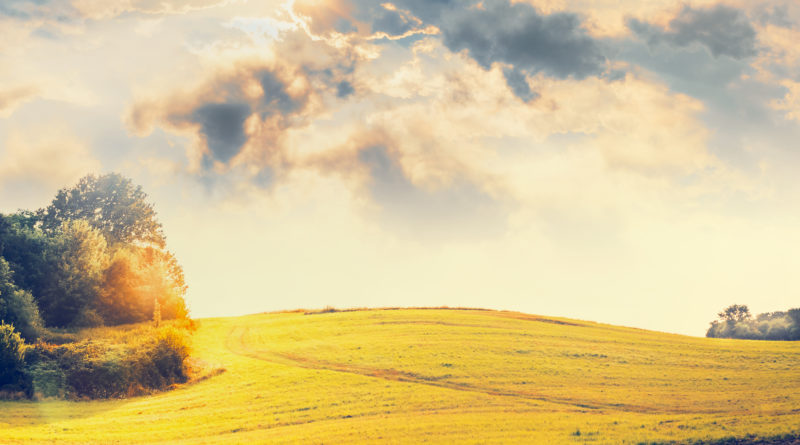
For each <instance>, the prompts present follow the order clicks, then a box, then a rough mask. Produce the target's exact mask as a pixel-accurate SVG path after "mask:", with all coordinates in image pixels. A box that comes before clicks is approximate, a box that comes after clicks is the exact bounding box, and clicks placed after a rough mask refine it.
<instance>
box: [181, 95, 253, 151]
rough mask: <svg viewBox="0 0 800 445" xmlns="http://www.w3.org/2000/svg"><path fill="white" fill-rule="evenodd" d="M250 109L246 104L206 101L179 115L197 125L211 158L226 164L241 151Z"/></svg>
mask: <svg viewBox="0 0 800 445" xmlns="http://www.w3.org/2000/svg"><path fill="white" fill-rule="evenodd" d="M251 112H252V109H251V108H250V105H249V104H247V103H236V102H233V103H226V102H223V103H206V104H202V105H199V106H198V107H197V108H195V109H194V111H192V113H191V115H189V116H185V117H181V118H182V119H183V118H186V119H187V120H189V121H191V122H194V123H197V124H199V125H200V130H199V131H200V134H201V135H202V138H203V139H204V141H205V143H206V146H207V147H208V149H209V151H210V152H211V153H210V154H211V157H212V158H213V159H214V160H217V161H220V162H222V163H228V162H229V161H230V160H231V158H233V157H234V156H236V155H237V154H238V153H239V150H241V148H242V146H243V145H244V143H245V142H247V135H246V134H245V128H244V121H245V120H246V119H247V118H248V117H249V116H250V114H251Z"/></svg>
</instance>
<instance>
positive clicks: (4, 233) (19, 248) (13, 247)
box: [0, 211, 54, 298]
mask: <svg viewBox="0 0 800 445" xmlns="http://www.w3.org/2000/svg"><path fill="white" fill-rule="evenodd" d="M53 241H54V239H53V238H50V237H48V236H47V235H45V233H44V232H42V230H41V229H39V228H37V227H36V224H35V216H34V215H33V213H32V212H27V211H20V212H17V213H14V214H11V215H5V216H0V247H2V249H1V250H0V255H2V257H3V258H5V259H6V261H8V264H9V266H10V267H11V270H13V271H14V284H15V285H17V286H18V287H19V288H20V289H24V290H26V291H29V292H30V293H31V294H33V296H34V298H37V297H38V296H39V295H41V293H42V289H43V288H44V286H45V284H46V282H47V280H48V277H49V276H50V275H51V274H52V270H50V268H49V266H50V265H49V264H48V262H47V252H48V251H49V250H51V248H52V247H53V246H52V245H53Z"/></svg>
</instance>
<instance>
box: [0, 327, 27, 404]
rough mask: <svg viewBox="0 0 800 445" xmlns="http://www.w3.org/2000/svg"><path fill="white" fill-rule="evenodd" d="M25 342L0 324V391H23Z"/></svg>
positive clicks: (12, 330) (11, 330)
mask: <svg viewBox="0 0 800 445" xmlns="http://www.w3.org/2000/svg"><path fill="white" fill-rule="evenodd" d="M24 366H25V341H24V340H23V339H22V337H20V335H19V334H18V333H17V332H16V331H15V330H14V327H13V326H11V325H8V324H5V323H2V324H0V390H11V391H19V390H23V389H25V386H26V385H25V378H24Z"/></svg>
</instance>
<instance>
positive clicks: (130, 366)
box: [26, 326, 189, 399]
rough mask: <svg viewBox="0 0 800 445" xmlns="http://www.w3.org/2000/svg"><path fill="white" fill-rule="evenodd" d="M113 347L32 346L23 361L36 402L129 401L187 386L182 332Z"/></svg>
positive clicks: (141, 336) (166, 331) (101, 343)
mask: <svg viewBox="0 0 800 445" xmlns="http://www.w3.org/2000/svg"><path fill="white" fill-rule="evenodd" d="M115 341H119V338H117V339H102V338H101V339H99V340H98V339H91V340H90V339H87V340H83V341H79V342H76V343H69V344H64V345H51V344H45V343H38V344H36V345H34V346H32V347H31V348H30V349H29V351H28V354H27V358H26V372H27V373H28V374H29V378H28V381H29V382H30V391H31V392H32V393H34V394H36V395H37V396H39V397H67V398H73V399H75V398H83V397H88V398H93V399H97V398H111V397H129V396H134V395H139V394H146V393H148V392H151V391H153V390H162V389H166V388H167V387H168V386H170V385H172V384H174V383H182V382H185V381H186V379H187V376H188V374H187V364H186V359H187V357H188V355H189V346H188V338H187V334H186V332H185V331H183V330H179V329H175V328H173V327H171V326H167V327H164V328H162V329H158V330H154V329H152V328H149V329H148V328H144V329H140V330H138V331H136V335H128V336H127V338H126V341H124V342H122V343H117V342H115Z"/></svg>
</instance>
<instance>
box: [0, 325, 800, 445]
mask: <svg viewBox="0 0 800 445" xmlns="http://www.w3.org/2000/svg"><path fill="white" fill-rule="evenodd" d="M194 337H195V339H194V356H195V357H197V359H198V360H200V361H202V362H204V363H205V364H206V365H208V366H209V367H211V368H224V369H226V370H227V372H224V373H222V374H220V375H217V376H214V377H212V378H209V379H206V380H203V381H200V382H197V383H195V384H192V385H185V386H181V387H179V388H178V389H176V390H173V391H169V392H165V393H160V394H156V395H152V396H148V397H140V398H132V399H127V400H109V401H95V402H67V401H47V402H0V443H32V442H51V441H53V440H58V441H60V442H62V443H75V442H78V443H82V442H97V443H109V442H112V443H137V442H142V441H148V442H159V441H160V442H169V443H208V442H225V441H227V442H246V441H252V442H277V443H298V442H301V443H342V442H370V441H372V442H379V441H380V442H384V441H388V442H405V443H419V442H426V441H428V442H440V443H442V442H443V443H453V442H458V443H489V442H506V443H508V442H511V443H520V442H525V443H593V444H595V443H597V444H600V443H633V444H638V443H670V442H674V443H690V442H700V443H714V442H713V441H719V440H728V439H730V438H737V437H738V438H744V437H746V436H748V435H752V436H756V437H778V436H781V435H784V434H797V433H798V432H800V427H799V426H798V425H800V373H798V372H797V369H798V366H799V365H800V343H798V342H763V341H762V342H759V341H746V340H722V339H705V338H693V337H685V336H679V335H672V334H663V333H656V332H650V331H644V330H639V329H631V328H622V327H615V326H608V325H602V324H596V323H589V322H582V321H575V320H568V319H556V318H546V317H537V316H531V315H525V314H519V313H512V312H496V311H475V310H472V311H464V310H449V309H437V310H422V309H411V310H374V311H370V310H364V311H349V312H336V311H324V312H319V313H315V314H314V315H305V314H304V313H303V312H290V313H279V314H262V315H252V316H247V317H238V318H225V319H205V320H201V321H200V322H199V323H198V330H197V332H196V333H195V336H194ZM719 443H738V442H719Z"/></svg>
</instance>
